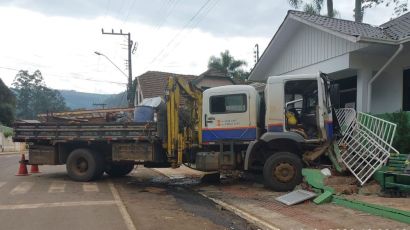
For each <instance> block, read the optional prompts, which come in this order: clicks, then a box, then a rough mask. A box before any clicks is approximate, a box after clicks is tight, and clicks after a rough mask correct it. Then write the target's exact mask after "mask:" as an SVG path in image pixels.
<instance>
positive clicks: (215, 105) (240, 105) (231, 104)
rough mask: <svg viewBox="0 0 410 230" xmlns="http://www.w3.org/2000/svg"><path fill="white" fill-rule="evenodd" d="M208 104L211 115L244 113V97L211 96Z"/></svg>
mask: <svg viewBox="0 0 410 230" xmlns="http://www.w3.org/2000/svg"><path fill="white" fill-rule="evenodd" d="M209 104H210V105H209V106H210V111H211V113H242V112H245V111H246V95H245V94H232V95H221V96H212V97H211V98H210V99H209Z"/></svg>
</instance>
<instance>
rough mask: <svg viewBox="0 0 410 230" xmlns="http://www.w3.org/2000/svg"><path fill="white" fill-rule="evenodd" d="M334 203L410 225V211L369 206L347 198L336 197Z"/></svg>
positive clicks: (374, 205)
mask: <svg viewBox="0 0 410 230" xmlns="http://www.w3.org/2000/svg"><path fill="white" fill-rule="evenodd" d="M332 203H334V204H337V205H340V206H343V207H346V208H351V209H354V210H359V211H362V212H366V213H370V214H372V215H376V216H381V217H385V218H389V219H392V220H396V221H400V222H403V223H407V224H410V212H409V211H404V210H399V209H394V208H389V207H384V206H381V205H376V204H369V203H365V202H361V201H356V200H348V199H346V198H343V197H340V196H336V195H334V196H333V199H332Z"/></svg>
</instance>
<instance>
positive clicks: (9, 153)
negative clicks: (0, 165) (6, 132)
mask: <svg viewBox="0 0 410 230" xmlns="http://www.w3.org/2000/svg"><path fill="white" fill-rule="evenodd" d="M23 153H25V154H27V151H23ZM13 154H21V153H20V152H0V155H13Z"/></svg>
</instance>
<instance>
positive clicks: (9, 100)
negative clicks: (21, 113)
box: [0, 78, 16, 126]
mask: <svg viewBox="0 0 410 230" xmlns="http://www.w3.org/2000/svg"><path fill="white" fill-rule="evenodd" d="M15 109H16V97H15V96H14V94H13V92H12V91H11V90H10V89H9V88H8V87H7V86H6V85H5V84H4V82H3V81H2V80H1V78H0V123H1V124H4V125H6V126H11V125H12V124H13V121H14V114H15V112H14V111H15Z"/></svg>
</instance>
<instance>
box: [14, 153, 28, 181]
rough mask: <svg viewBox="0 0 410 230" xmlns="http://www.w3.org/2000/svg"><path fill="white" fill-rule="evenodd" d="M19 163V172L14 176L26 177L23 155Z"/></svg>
mask: <svg viewBox="0 0 410 230" xmlns="http://www.w3.org/2000/svg"><path fill="white" fill-rule="evenodd" d="M19 163H20V167H19V171H18V173H17V174H16V176H28V172H27V165H26V163H27V162H26V158H25V157H24V153H23V154H21V160H20V161H19Z"/></svg>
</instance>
